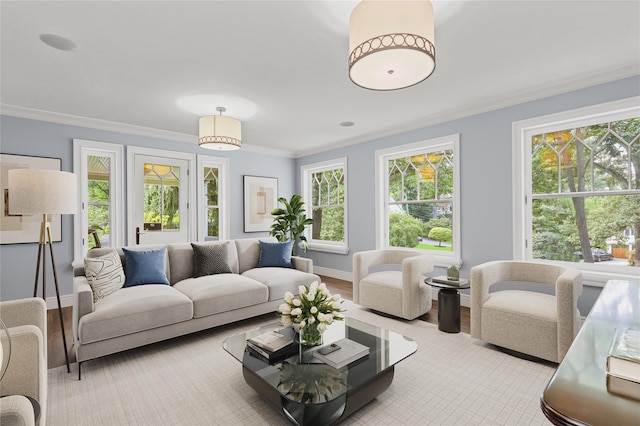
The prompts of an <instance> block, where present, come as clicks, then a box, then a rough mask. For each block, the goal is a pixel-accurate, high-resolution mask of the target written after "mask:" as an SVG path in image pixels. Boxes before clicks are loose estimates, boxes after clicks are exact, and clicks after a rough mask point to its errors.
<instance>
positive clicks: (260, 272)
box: [242, 268, 320, 300]
mask: <svg viewBox="0 0 640 426" xmlns="http://www.w3.org/2000/svg"><path fill="white" fill-rule="evenodd" d="M242 276H243V277H247V278H251V279H254V280H256V281H260V282H261V283H263V284H264V285H266V286H267V287H268V288H269V300H280V299H282V298H283V297H284V294H285V293H286V292H287V291H290V292H291V293H293V294H298V286H301V285H306V286H309V285H310V284H311V283H312V282H314V281H317V282H318V283H320V277H318V276H317V275H315V274H309V273H307V272H302V271H299V270H297V269H289V268H254V269H249V270H248V271H246V272H245V273H243V274H242Z"/></svg>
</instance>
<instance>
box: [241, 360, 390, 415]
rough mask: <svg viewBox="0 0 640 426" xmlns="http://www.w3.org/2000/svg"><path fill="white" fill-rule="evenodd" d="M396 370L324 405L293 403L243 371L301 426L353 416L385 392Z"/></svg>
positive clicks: (264, 395) (274, 404) (250, 372)
mask: <svg viewBox="0 0 640 426" xmlns="http://www.w3.org/2000/svg"><path fill="white" fill-rule="evenodd" d="M393 374H394V367H393V366H391V367H389V368H387V369H386V370H385V371H383V372H382V373H380V374H378V375H377V376H375V377H374V378H372V379H371V380H369V381H368V382H366V383H363V384H362V385H360V386H359V387H358V388H355V389H350V390H349V391H348V392H347V393H345V394H344V395H342V396H341V397H339V398H336V399H333V400H331V401H328V402H325V403H321V404H303V403H297V402H293V401H289V400H287V399H286V398H284V397H283V396H282V394H281V393H280V392H279V391H278V390H277V389H275V388H274V387H273V386H271V385H269V384H268V383H266V382H265V381H264V380H263V379H262V378H261V377H260V376H258V375H257V374H255V373H254V372H253V371H251V370H250V369H249V368H247V367H243V368H242V375H243V376H244V380H245V382H247V384H248V385H249V386H251V387H252V388H253V389H254V390H255V391H256V392H258V394H259V395H261V396H262V398H264V399H265V401H267V402H268V403H269V404H271V405H272V406H273V407H274V408H275V409H276V410H278V411H280V412H281V413H283V415H284V416H285V417H286V418H287V419H288V420H289V421H291V422H292V423H294V424H298V425H333V424H336V423H338V422H339V421H341V420H343V419H345V418H347V417H349V416H350V415H351V414H353V413H354V412H356V411H357V410H359V409H360V408H362V407H364V406H365V405H367V404H368V403H369V402H371V401H373V400H374V399H375V397H376V396H378V395H380V394H381V393H382V392H384V391H385V390H386V389H387V388H388V387H389V386H390V385H391V382H392V381H393Z"/></svg>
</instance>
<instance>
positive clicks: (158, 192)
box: [144, 163, 180, 231]
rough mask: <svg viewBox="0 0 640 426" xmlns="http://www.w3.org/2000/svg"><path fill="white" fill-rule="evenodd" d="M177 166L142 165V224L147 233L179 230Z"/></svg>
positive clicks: (178, 172)
mask: <svg viewBox="0 0 640 426" xmlns="http://www.w3.org/2000/svg"><path fill="white" fill-rule="evenodd" d="M179 169H180V168H179V167H177V166H170V165H163V164H150V163H145V165H144V223H145V229H146V230H148V231H160V230H163V231H166V230H174V229H180V209H179V200H180V197H179V182H180V178H179V176H180V170H179Z"/></svg>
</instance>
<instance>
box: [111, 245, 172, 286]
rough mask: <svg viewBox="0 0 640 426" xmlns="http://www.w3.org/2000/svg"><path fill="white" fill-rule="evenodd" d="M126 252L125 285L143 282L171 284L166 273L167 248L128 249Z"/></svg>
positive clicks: (124, 249) (141, 283)
mask: <svg viewBox="0 0 640 426" xmlns="http://www.w3.org/2000/svg"><path fill="white" fill-rule="evenodd" d="M122 251H123V252H124V275H125V280H124V286H125V287H133V286H136V285H143V284H166V285H169V280H168V279H167V274H166V273H165V269H166V265H165V262H166V260H165V258H166V254H167V248H166V247H162V248H161V249H157V250H127V249H126V248H123V249H122Z"/></svg>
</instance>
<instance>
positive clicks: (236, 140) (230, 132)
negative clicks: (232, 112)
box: [198, 107, 242, 151]
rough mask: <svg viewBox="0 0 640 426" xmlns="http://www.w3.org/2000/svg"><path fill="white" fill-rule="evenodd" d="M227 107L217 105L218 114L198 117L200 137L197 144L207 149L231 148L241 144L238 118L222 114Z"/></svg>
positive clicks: (238, 146) (236, 147)
mask: <svg viewBox="0 0 640 426" xmlns="http://www.w3.org/2000/svg"><path fill="white" fill-rule="evenodd" d="M226 110H227V109H226V108H224V107H217V108H216V111H218V112H219V113H220V115H207V116H205V117H201V118H200V133H199V135H200V138H199V139H198V145H200V146H201V147H203V148H207V149H218V150H225V151H227V150H232V149H238V148H240V147H241V146H242V135H241V124H240V121H239V120H236V119H235V118H231V117H225V116H223V115H222V113H223V112H225V111H226Z"/></svg>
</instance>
